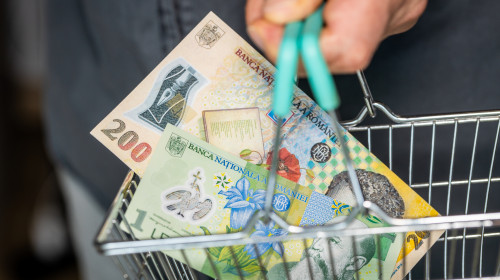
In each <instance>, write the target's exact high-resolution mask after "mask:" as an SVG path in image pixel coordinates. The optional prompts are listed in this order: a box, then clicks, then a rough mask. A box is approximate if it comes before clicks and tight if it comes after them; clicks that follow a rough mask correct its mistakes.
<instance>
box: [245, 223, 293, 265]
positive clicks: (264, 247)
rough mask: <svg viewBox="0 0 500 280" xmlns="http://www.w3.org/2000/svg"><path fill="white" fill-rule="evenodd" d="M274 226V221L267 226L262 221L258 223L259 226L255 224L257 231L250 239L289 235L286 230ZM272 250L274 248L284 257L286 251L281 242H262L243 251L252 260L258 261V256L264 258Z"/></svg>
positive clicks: (249, 245)
mask: <svg viewBox="0 0 500 280" xmlns="http://www.w3.org/2000/svg"><path fill="white" fill-rule="evenodd" d="M274 226H275V223H274V222H273V221H271V222H270V223H269V224H268V225H265V224H264V223H263V222H261V221H257V224H255V231H254V232H253V233H252V234H251V235H250V237H254V236H259V237H270V236H282V235H286V234H287V232H286V231H285V230H283V229H280V228H274ZM271 248H273V250H274V251H275V252H276V253H278V254H279V255H280V256H281V257H283V251H284V250H285V248H284V247H283V243H281V242H262V243H258V244H255V245H254V244H247V245H246V246H245V248H244V249H243V250H244V251H246V252H247V253H248V254H249V255H250V258H251V259H256V258H257V257H258V256H262V255H263V254H264V253H266V252H267V251H268V250H269V249H271ZM256 249H257V252H256Z"/></svg>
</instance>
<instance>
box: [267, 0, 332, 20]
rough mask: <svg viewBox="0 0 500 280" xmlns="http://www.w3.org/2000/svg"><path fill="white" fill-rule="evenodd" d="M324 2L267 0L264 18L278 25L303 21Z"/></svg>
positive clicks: (312, 0) (317, 0) (311, 0)
mask: <svg viewBox="0 0 500 280" xmlns="http://www.w3.org/2000/svg"><path fill="white" fill-rule="evenodd" d="M322 2H323V1H322V0H267V1H266V3H265V4H264V17H265V18H266V19H267V20H269V21H271V22H274V23H278V24H285V23H288V22H291V21H296V20H301V19H304V18H305V17H307V16H308V15H310V14H312V12H314V11H315V10H316V9H317V8H318V7H319V5H320V4H321V3H322Z"/></svg>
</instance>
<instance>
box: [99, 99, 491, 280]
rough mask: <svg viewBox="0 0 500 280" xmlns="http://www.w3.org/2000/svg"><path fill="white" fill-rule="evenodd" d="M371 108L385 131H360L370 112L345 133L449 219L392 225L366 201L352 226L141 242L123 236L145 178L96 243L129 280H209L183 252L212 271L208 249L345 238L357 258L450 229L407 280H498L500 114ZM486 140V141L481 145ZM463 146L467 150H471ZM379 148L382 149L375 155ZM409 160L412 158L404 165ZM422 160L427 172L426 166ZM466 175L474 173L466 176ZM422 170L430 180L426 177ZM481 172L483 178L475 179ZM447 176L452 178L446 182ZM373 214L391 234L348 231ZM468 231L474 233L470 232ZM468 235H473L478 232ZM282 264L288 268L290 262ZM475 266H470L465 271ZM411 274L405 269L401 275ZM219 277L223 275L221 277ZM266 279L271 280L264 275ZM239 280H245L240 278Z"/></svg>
mask: <svg viewBox="0 0 500 280" xmlns="http://www.w3.org/2000/svg"><path fill="white" fill-rule="evenodd" d="M373 106H374V108H376V109H378V110H379V111H381V112H382V113H383V114H384V115H385V116H386V117H387V118H388V119H389V121H388V122H385V123H384V124H370V125H361V123H362V122H363V120H364V118H365V117H366V115H367V114H368V112H369V110H368V109H367V107H365V108H364V109H363V110H362V111H361V113H360V114H359V115H358V117H357V118H356V119H355V120H353V121H348V122H344V123H343V125H344V126H345V127H346V128H347V130H348V131H350V132H351V133H352V134H353V135H354V136H355V137H356V138H358V140H360V141H361V142H363V143H365V144H366V145H367V147H368V148H369V150H370V151H373V152H374V153H375V154H376V155H377V156H378V157H379V158H381V159H382V161H383V162H388V163H389V168H391V169H393V167H394V168H395V172H396V174H398V175H400V177H402V178H403V179H404V178H405V176H406V178H407V182H409V185H410V186H411V187H412V188H414V189H415V190H416V191H417V192H419V194H420V195H422V196H423V197H424V198H427V200H428V202H429V203H430V204H431V205H432V206H433V207H434V208H436V210H438V212H440V213H441V214H442V215H444V216H443V217H434V218H423V219H414V220H399V219H392V218H390V217H388V216H387V215H384V213H383V212H382V213H380V209H378V207H376V205H373V204H371V203H370V202H369V201H365V203H363V205H362V206H363V207H361V208H360V209H358V212H356V211H353V215H351V216H350V217H349V218H351V219H349V218H348V219H347V220H346V221H344V222H342V223H339V224H335V225H329V226H321V227H315V228H308V229H304V228H298V227H291V226H288V225H286V224H285V225H282V227H283V228H286V229H287V230H288V231H289V232H290V234H289V235H288V236H287V237H285V238H283V237H280V238H267V239H262V240H261V239H258V238H253V239H250V238H249V232H248V231H246V232H245V231H243V232H241V233H238V234H232V236H231V237H229V236H227V235H221V236H217V235H213V236H197V237H182V238H170V239H158V240H136V238H135V237H134V236H133V235H130V234H128V233H127V232H125V231H123V230H122V229H121V228H120V223H121V222H122V221H123V223H124V224H125V226H126V227H127V228H128V229H129V230H128V232H132V231H131V228H130V224H129V223H128V221H127V220H126V219H125V218H124V213H125V211H126V209H127V207H128V204H129V202H130V200H131V199H132V197H133V194H134V192H135V189H136V187H137V182H138V180H139V178H138V177H137V176H135V177H134V178H133V180H132V181H131V182H130V183H129V184H126V185H125V186H123V188H122V190H120V192H119V194H118V195H117V197H116V199H115V201H114V203H113V205H112V208H111V210H110V213H109V214H108V217H107V219H106V221H105V222H104V225H103V227H102V229H101V231H100V232H99V234H98V236H97V238H96V246H97V248H98V250H100V251H101V252H102V253H104V254H107V255H111V256H112V258H113V259H114V260H115V262H116V264H117V265H118V266H119V267H120V269H121V270H122V271H123V277H124V278H130V277H131V278H133V279H199V278H200V279H204V278H206V276H204V275H202V274H199V273H198V272H196V271H194V270H192V269H190V267H189V259H188V258H187V257H186V255H185V254H184V250H186V249H189V248H205V252H206V254H207V259H208V260H209V261H210V263H211V266H212V268H215V265H214V263H213V260H212V259H211V257H210V255H209V254H208V251H207V250H206V248H208V247H217V246H231V245H238V244H247V243H253V244H254V245H255V244H256V243H258V242H264V241H269V240H272V241H284V240H290V239H302V240H304V242H305V239H306V238H315V237H322V238H327V237H331V236H333V235H341V236H350V237H351V240H352V242H353V248H354V250H356V246H355V244H354V237H355V236H358V235H367V234H373V235H374V236H375V237H376V238H380V234H383V233H390V232H409V231H413V230H422V231H424V230H438V229H445V230H446V231H445V234H444V235H443V236H442V237H441V238H440V239H439V240H438V242H437V243H436V245H434V247H433V248H432V250H430V251H429V252H428V253H427V254H426V257H425V258H424V259H425V261H421V262H419V264H418V265H417V266H416V267H415V268H414V269H413V270H412V271H410V273H409V274H408V278H409V279H417V278H426V279H430V278H444V279H447V278H453V277H461V278H466V277H467V278H469V277H470V278H473V277H484V276H489V277H494V276H498V275H499V274H500V255H499V253H498V252H499V251H500V250H499V249H500V247H499V244H500V242H499V241H500V229H499V226H500V209H499V207H498V203H497V204H494V203H490V207H488V202H489V201H490V200H492V198H493V199H494V198H500V196H499V195H498V194H500V188H499V186H498V185H499V183H500V176H499V175H500V174H498V172H497V173H495V172H494V171H495V169H494V163H495V157H496V154H497V151H496V150H497V146H498V137H499V132H500V111H489V112H477V113H463V114H447V115H433V116H423V117H411V118H403V117H399V116H397V115H395V114H394V113H392V112H391V111H390V110H389V109H388V108H387V107H386V106H384V105H383V104H381V103H374V104H373ZM470 124H472V133H470V127H467V126H470ZM483 127H484V128H483ZM480 128H483V129H482V130H481V131H483V130H485V129H486V130H487V131H488V133H487V135H484V133H482V134H480V133H479V132H480ZM441 131H442V132H441ZM493 133H494V134H493ZM405 135H406V136H405ZM442 135H448V138H446V137H441V136H442ZM464 135H465V136H464ZM480 135H481V137H479V136H480ZM488 136H489V137H488ZM467 137H469V138H470V137H472V143H467V141H462V140H463V139H466V140H467ZM441 138H445V139H441ZM489 138H491V139H490V140H491V141H490V142H491V143H490V144H489V146H488V145H483V144H484V143H483V142H484V141H482V139H489ZM423 142H426V143H427V145H423V146H422V143H423ZM462 142H463V143H462ZM469 142H470V141H469ZM384 143H385V144H384ZM408 143H409V147H403V146H408ZM450 143H451V144H450ZM478 143H479V144H478ZM446 146H450V147H451V148H450V149H448V150H447V149H445V148H443V147H446ZM462 146H468V147H469V149H465V148H463V147H462ZM486 146H487V147H486ZM378 147H380V149H377V148H378ZM464 153H469V156H468V157H467V156H466V157H464V156H463V154H464ZM405 154H407V156H406V158H405V156H404V155H405ZM441 154H443V155H441ZM394 155H397V157H395V156H394ZM402 155H403V156H402ZM485 158H486V159H487V160H486V161H488V163H487V164H484V162H485ZM422 159H424V161H426V162H427V164H422ZM457 159H460V160H461V162H458V163H457V162H456V161H457ZM479 159H480V160H479ZM443 162H447V166H448V168H449V169H448V171H447V172H443V168H444V165H445V164H443ZM479 162H481V164H479ZM403 166H406V170H404V169H401V167H403ZM478 166H479V167H478ZM485 166H486V167H487V168H485ZM459 167H460V168H459ZM464 168H465V169H468V170H467V171H468V172H465V173H464V172H462V170H463V169H464ZM424 170H425V172H423V171H424ZM457 170H458V171H460V172H458V171H457ZM478 170H479V171H480V172H477V171H478ZM485 170H486V171H485ZM497 170H498V168H497ZM461 173H464V174H466V175H468V176H465V177H463V176H461V177H460V176H459V177H458V178H457V175H456V174H461ZM443 176H445V177H447V178H445V179H443ZM459 186H466V191H465V194H461V193H463V190H460V188H459ZM452 189H453V191H452ZM479 192H482V193H483V196H482V198H481V199H477V198H476V196H477V193H479ZM455 194H458V196H455ZM461 196H464V197H461ZM444 198H446V200H444ZM458 198H464V204H463V205H462V204H461V203H454V202H455V200H458ZM443 202H446V203H443ZM460 206H461V207H460ZM478 208H480V210H478ZM367 209H369V210H372V211H374V212H375V213H377V215H379V216H380V217H382V218H383V219H384V220H386V221H387V222H388V223H389V224H391V225H392V226H390V227H386V228H374V229H369V230H368V231H367V230H366V229H365V230H356V229H346V226H347V225H348V224H349V222H350V220H352V218H353V217H354V215H355V214H356V213H359V212H360V211H365V210H367ZM450 215H453V216H450ZM262 217H263V215H259V213H257V215H255V216H254V218H253V219H252V221H250V223H252V222H255V221H256V220H257V219H259V218H262ZM467 228H469V229H468V230H467ZM470 228H474V229H475V230H476V231H473V230H472V229H470ZM469 240H470V241H472V240H474V243H473V244H471V242H467V241H469ZM161 250H181V252H182V253H183V256H184V259H183V260H182V261H183V263H185V264H183V263H181V262H179V261H176V260H173V259H171V258H169V257H166V256H165V254H163V253H162V252H161ZM306 252H307V251H306ZM470 252H472V253H470ZM328 253H329V255H330V260H331V261H332V262H333V258H332V256H333V255H334V253H335V252H332V250H331V248H329V252H328ZM458 253H461V254H458ZM457 254H458V255H457ZM233 257H234V253H233ZM306 257H307V261H308V265H309V272H310V274H311V279H313V278H312V273H311V265H310V260H309V256H308V255H307V253H306ZM431 260H432V261H431ZM457 260H458V261H457ZM284 261H285V263H286V260H284ZM259 262H260V263H261V264H262V260H260V259H259ZM457 262H458V263H459V264H458V265H457V264H456V263H457ZM469 263H470V264H471V265H470V266H467V264H469ZM333 266H334V265H333V263H332V267H333ZM379 266H380V262H379ZM405 267H406V266H405V265H403V269H404V268H405ZM469 267H470V269H469ZM214 270H215V272H216V274H217V271H216V269H214ZM381 270H382V267H379V271H381ZM217 276H218V275H217ZM262 277H263V278H265V275H262ZM356 277H357V278H359V275H358V274H356ZM217 278H220V277H217ZM240 278H241V279H243V278H244V277H243V274H242V273H241V271H240ZM286 278H289V279H290V275H286Z"/></svg>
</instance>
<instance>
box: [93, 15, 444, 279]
mask: <svg viewBox="0 0 500 280" xmlns="http://www.w3.org/2000/svg"><path fill="white" fill-rule="evenodd" d="M275 71H276V70H275V68H274V67H273V66H272V65H271V64H270V63H269V62H268V61H267V60H266V59H265V58H264V57H262V56H261V55H260V54H259V53H258V52H257V51H255V50H254V49H253V48H252V47H251V46H250V45H249V44H248V43H247V42H245V41H244V40H243V39H242V38H241V37H239V36H238V35H237V34H236V33H235V32H234V31H233V30H231V28H230V27H229V26H227V25H226V24H225V23H224V22H223V21H221V20H220V19H219V18H218V17H217V16H216V15H214V14H213V13H210V14H208V15H207V16H206V17H205V18H204V19H203V20H202V21H201V22H200V23H199V24H198V25H197V26H196V27H195V28H194V30H193V31H191V33H189V34H188V36H187V37H186V38H185V39H184V40H183V41H182V42H181V43H180V44H179V45H178V46H177V47H176V48H175V49H174V50H173V51H172V52H171V53H170V54H169V55H168V56H167V57H166V58H165V59H164V60H163V61H162V62H160V64H159V65H158V66H157V67H156V68H155V69H154V70H153V71H152V72H151V73H150V74H149V75H148V76H147V77H146V78H145V79H144V80H143V81H142V82H141V83H140V84H139V85H138V86H137V87H136V88H135V89H134V90H133V91H132V92H131V93H130V94H129V95H128V96H127V97H126V98H125V99H124V100H123V101H122V102H121V103H120V104H119V105H118V106H117V107H116V108H115V109H114V110H113V111H112V112H111V113H110V114H109V115H108V116H107V117H106V118H105V119H104V120H102V121H101V123H99V124H98V125H97V126H96V127H95V128H94V130H92V132H91V134H92V135H93V136H94V137H96V138H97V139H98V140H99V141H100V142H101V143H103V144H104V145H105V146H106V147H108V148H109V149H110V150H111V151H112V152H113V153H114V154H115V155H116V156H118V157H119V158H120V159H121V160H122V161H123V162H124V163H125V164H127V166H128V167H130V169H132V170H133V171H134V172H135V173H137V174H138V175H139V176H141V177H142V180H141V183H140V185H139V187H138V189H137V191H136V193H135V195H134V198H133V200H132V202H131V204H130V205H129V207H128V209H127V212H126V214H125V215H126V218H127V219H128V221H129V222H130V224H131V225H132V230H133V233H134V234H135V236H136V237H137V238H140V239H152V238H153V239H154V238H169V237H178V236H192V235H209V234H220V233H232V232H237V231H239V230H241V229H242V228H244V227H245V225H246V224H247V222H248V220H249V219H250V217H251V216H252V214H253V213H254V212H255V211H258V210H260V209H262V208H263V206H264V197H265V189H266V183H267V175H268V169H269V165H270V164H271V162H270V161H271V158H272V154H273V153H279V154H278V158H279V164H278V175H279V176H280V177H278V180H277V184H276V185H275V195H274V197H273V208H274V210H275V212H276V213H277V214H278V215H280V216H281V217H282V218H283V219H285V220H286V221H287V222H288V223H289V224H292V225H300V226H310V225H322V224H326V223H334V222H335V219H336V218H338V217H339V216H346V215H349V213H350V211H351V209H352V207H353V206H355V196H354V193H353V191H352V187H351V184H350V183H349V179H348V176H347V174H346V171H345V170H346V168H345V165H344V159H343V157H342V154H341V152H340V151H339V150H340V148H339V146H338V143H339V142H340V141H338V139H337V135H335V133H334V132H333V128H332V121H331V120H330V118H329V117H328V115H327V114H326V113H325V112H323V111H322V110H321V109H320V108H319V107H318V106H317V105H316V104H315V103H314V101H312V100H311V99H310V98H309V97H307V96H306V95H305V94H304V93H303V92H302V91H301V90H300V89H299V88H295V92H294V98H293V101H292V108H291V110H290V113H289V115H288V116H287V117H286V118H285V119H284V120H283V127H282V131H283V142H282V146H280V147H278V148H276V147H273V141H272V140H273V137H274V133H275V130H276V123H277V119H276V116H275V115H274V114H273V111H272V110H271V99H272V93H273V86H274V84H273V83H274V78H273V75H274V72H275ZM345 141H346V143H347V145H348V147H349V149H350V152H351V154H350V156H351V158H352V159H353V162H354V164H355V168H356V174H357V176H358V179H359V181H360V184H361V187H362V191H363V194H364V196H365V199H366V200H370V201H372V202H374V203H375V204H377V205H378V206H379V207H380V208H381V209H382V210H384V211H385V212H386V213H387V214H388V215H389V216H391V217H394V218H403V219H407V218H419V217H428V216H437V215H439V214H438V213H437V212H436V211H435V210H434V209H433V208H432V207H431V206H430V205H429V204H427V203H426V202H425V200H423V199H422V198H421V197H420V196H418V195H417V194H416V193H415V192H414V191H413V190H412V189H411V188H410V187H408V186H407V185H406V184H405V183H404V182H403V181H402V180H401V179H400V178H398V177H397V176H396V175H395V174H394V173H393V172H392V171H391V170H389V169H388V168H387V167H386V166H385V165H384V164H383V163H382V162H380V161H379V160H378V159H377V158H376V157H375V156H374V155H372V154H371V153H370V152H369V151H368V150H367V149H366V148H365V147H364V146H363V145H362V144H361V143H359V142H358V141H357V140H356V139H355V138H353V137H352V136H351V135H350V134H349V133H347V132H346V135H345ZM384 225H386V224H385V222H384V221H382V220H381V219H380V218H378V217H376V216H372V215H365V216H359V217H357V218H356V219H355V220H354V222H353V224H352V226H353V227H361V228H370V227H380V226H384ZM286 234H287V232H286V231H285V230H283V229H281V228H279V227H278V226H277V225H275V224H273V223H270V224H264V223H262V222H258V223H257V225H256V226H255V228H254V229H253V232H252V235H254V236H280V235H286ZM440 234H441V232H433V233H430V232H408V233H406V234H385V235H382V236H380V237H378V238H375V237H374V236H369V235H368V236H358V237H355V238H354V240H355V242H354V243H355V244H356V245H355V246H354V247H353V242H352V240H351V238H350V237H336V238H330V239H328V240H327V239H314V240H312V239H311V240H307V241H306V242H305V243H304V242H303V241H300V240H299V241H287V242H283V243H279V242H268V243H259V244H257V246H253V245H245V246H233V247H232V248H229V247H218V248H210V249H209V250H208V251H209V256H207V254H206V253H205V252H204V251H202V250H190V251H188V252H187V253H186V254H187V257H188V259H189V265H190V266H192V267H193V268H194V269H197V270H199V271H201V272H202V273H205V274H207V275H210V276H212V277H215V276H216V275H217V273H215V271H213V269H212V267H211V265H210V263H209V261H208V260H207V258H208V257H210V258H211V259H212V261H213V262H214V263H215V267H216V269H217V272H218V274H219V275H220V276H221V278H222V279H233V278H234V279H240V276H239V275H240V273H241V274H243V275H244V276H245V278H248V279H254V278H255V279H257V278H261V277H262V275H266V277H268V278H269V279H282V278H283V277H284V275H289V276H290V277H291V278H293V279H295V278H296V279H304V277H305V274H307V275H308V273H309V271H311V272H313V274H314V277H315V279H331V278H332V275H335V276H336V277H337V278H339V279H351V278H352V277H354V276H355V275H356V274H358V275H359V276H361V277H362V278H361V279H376V278H378V277H379V274H380V273H381V275H382V276H383V279H401V278H403V277H404V275H403V271H409V270H410V269H411V268H412V267H413V266H414V265H415V264H416V263H417V262H418V260H419V259H420V258H421V257H422V256H423V255H424V254H425V252H426V250H427V249H428V248H430V246H432V244H434V242H435V241H436V240H437V239H438V237H439V236H440ZM330 249H331V250H330ZM330 251H331V252H332V254H330ZM166 253H167V254H168V255H170V256H172V257H174V258H177V259H179V260H180V261H184V258H183V257H181V255H180V254H178V253H176V252H173V251H169V252H166ZM305 256H308V257H309V261H310V262H309V264H308V260H307V258H305ZM258 259H260V260H261V261H262V263H259V261H258ZM283 259H286V260H287V263H283ZM403 259H404V260H405V263H406V265H407V267H406V269H403V268H402V264H403ZM379 262H380V263H381V264H382V268H383V271H382V272H380V271H378V269H379V266H378V264H379ZM306 279H308V278H306Z"/></svg>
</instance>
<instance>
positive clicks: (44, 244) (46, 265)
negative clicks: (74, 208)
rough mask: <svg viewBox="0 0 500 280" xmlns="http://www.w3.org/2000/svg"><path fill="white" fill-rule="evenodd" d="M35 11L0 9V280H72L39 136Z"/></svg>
mask: <svg viewBox="0 0 500 280" xmlns="http://www.w3.org/2000/svg"><path fill="white" fill-rule="evenodd" d="M42 4H43V2H42V0H7V1H0V5H1V6H0V13H1V15H0V21H1V22H0V40H1V43H0V56H1V59H0V63H1V64H0V71H1V75H0V79H1V80H0V90H1V95H0V96H1V97H0V98H1V100H0V104H2V105H3V106H2V107H3V109H2V110H1V112H0V114H1V116H0V130H1V137H0V147H2V151H1V160H0V176H1V178H3V180H2V181H3V183H2V186H1V187H0V220H1V221H2V226H1V227H0V228H1V229H0V240H1V245H0V279H13V280H17V279H78V272H77V267H76V263H75V258H74V256H73V253H72V248H71V246H70V242H69V240H68V231H67V227H66V222H65V214H64V211H63V209H64V207H63V204H62V199H61V194H60V190H59V188H58V186H57V182H56V179H55V175H54V169H53V166H52V164H51V162H50V160H49V158H48V157H47V154H46V151H45V143H44V135H43V130H42V119H41V109H40V107H41V93H42V87H43V78H44V67H45V62H44V59H43V53H44V39H43V38H44V34H45V30H44V28H43V21H44V18H43V14H44V13H43V5H42Z"/></svg>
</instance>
